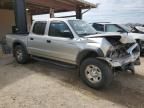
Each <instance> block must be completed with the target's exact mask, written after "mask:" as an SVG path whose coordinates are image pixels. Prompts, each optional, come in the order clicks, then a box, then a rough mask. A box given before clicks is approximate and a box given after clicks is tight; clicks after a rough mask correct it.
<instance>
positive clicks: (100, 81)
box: [80, 58, 113, 89]
mask: <svg viewBox="0 0 144 108" xmlns="http://www.w3.org/2000/svg"><path fill="white" fill-rule="evenodd" d="M80 76H81V78H82V80H83V81H84V82H85V83H86V84H87V85H88V86H90V87H92V88H95V89H102V88H105V87H107V86H108V85H109V84H110V83H111V82H112V79H113V73H112V69H111V67H110V66H109V65H108V63H106V62H104V61H102V60H98V59H96V58H88V59H86V60H84V61H83V63H82V64H81V66H80Z"/></svg>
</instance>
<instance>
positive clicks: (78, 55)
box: [6, 18, 140, 89]
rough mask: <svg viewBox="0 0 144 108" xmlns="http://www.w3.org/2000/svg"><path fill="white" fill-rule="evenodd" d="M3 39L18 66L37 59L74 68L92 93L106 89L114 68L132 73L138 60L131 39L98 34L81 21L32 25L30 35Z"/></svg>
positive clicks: (133, 42) (66, 20)
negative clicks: (52, 61)
mask: <svg viewBox="0 0 144 108" xmlns="http://www.w3.org/2000/svg"><path fill="white" fill-rule="evenodd" d="M6 39H7V44H8V45H9V46H10V47H11V48H12V51H13V56H14V57H15V59H16V61H17V62H18V63H20V64H25V63H27V62H28V61H29V60H30V58H32V57H38V58H43V59H45V60H46V59H50V60H54V61H57V62H61V63H67V64H70V65H74V66H76V67H77V69H78V70H79V75H80V77H81V79H82V80H83V81H84V82H85V83H86V84H87V85H88V86H90V87H92V88H95V89H101V88H104V87H107V86H108V85H109V84H110V83H111V82H112V80H113V76H114V73H115V69H117V68H121V69H129V70H134V63H135V61H137V60H138V59H139V56H140V48H139V46H138V44H137V43H136V42H135V40H133V38H130V37H127V36H124V35H121V34H117V33H116V34H114V33H111V34H110V33H109V34H99V33H98V32H97V31H96V30H95V29H94V28H93V27H92V26H90V25H89V24H87V23H86V22H85V21H82V20H68V19H61V18H59V19H57V18H53V19H49V21H34V22H33V24H32V27H31V30H30V33H29V34H8V35H7V36H6Z"/></svg>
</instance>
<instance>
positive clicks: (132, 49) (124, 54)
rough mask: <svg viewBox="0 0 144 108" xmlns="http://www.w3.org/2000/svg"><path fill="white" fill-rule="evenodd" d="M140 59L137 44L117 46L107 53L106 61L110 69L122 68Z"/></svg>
mask: <svg viewBox="0 0 144 108" xmlns="http://www.w3.org/2000/svg"><path fill="white" fill-rule="evenodd" d="M139 57H140V48H139V45H138V44H137V43H131V44H126V45H123V46H118V47H117V48H116V49H114V50H111V51H109V52H108V53H107V56H106V58H101V59H104V60H106V61H107V62H108V63H109V64H110V65H111V66H112V67H122V66H125V65H128V64H130V63H134V62H135V61H136V60H138V59H139Z"/></svg>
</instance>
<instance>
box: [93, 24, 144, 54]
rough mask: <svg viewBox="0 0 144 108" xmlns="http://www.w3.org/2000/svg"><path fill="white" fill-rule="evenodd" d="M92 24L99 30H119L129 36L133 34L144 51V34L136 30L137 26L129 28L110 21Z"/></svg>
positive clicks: (142, 51) (143, 51)
mask: <svg viewBox="0 0 144 108" xmlns="http://www.w3.org/2000/svg"><path fill="white" fill-rule="evenodd" d="M92 26H93V27H94V28H95V29H96V30H97V31H99V32H118V33H121V34H125V35H128V36H132V37H133V38H134V39H135V40H136V41H137V43H138V44H139V46H140V49H141V54H142V53H144V34H143V33H140V32H136V31H135V28H133V29H132V28H131V29H129V28H128V27H127V26H125V25H121V24H112V23H108V22H104V23H103V22H100V23H98V22H97V23H92Z"/></svg>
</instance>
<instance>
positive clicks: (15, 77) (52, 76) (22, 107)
mask: <svg viewBox="0 0 144 108" xmlns="http://www.w3.org/2000/svg"><path fill="white" fill-rule="evenodd" d="M141 61H142V65H141V66H138V67H136V75H131V74H130V73H120V74H119V75H117V76H116V77H115V79H114V81H113V83H112V84H111V86H110V87H109V88H107V89H105V90H101V91H97V90H94V89H91V88H89V87H87V86H86V85H85V84H83V83H82V82H81V81H80V79H79V76H78V73H77V71H76V70H75V69H66V68H63V67H60V66H56V65H54V64H50V63H45V62H38V61H32V62H31V63H29V64H27V65H19V64H17V63H16V62H15V60H13V58H12V57H11V56H5V57H2V58H1V59H0V108H104V107H105V108H144V58H142V59H141Z"/></svg>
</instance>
